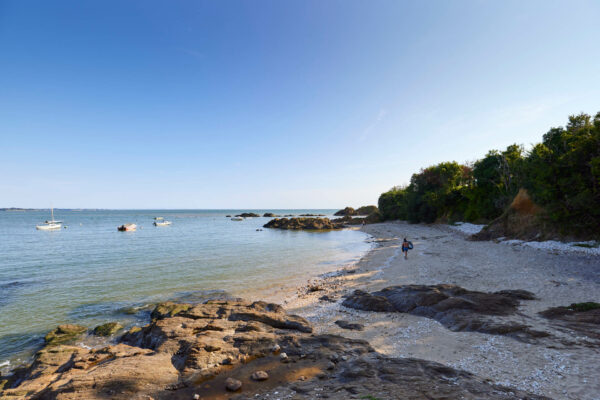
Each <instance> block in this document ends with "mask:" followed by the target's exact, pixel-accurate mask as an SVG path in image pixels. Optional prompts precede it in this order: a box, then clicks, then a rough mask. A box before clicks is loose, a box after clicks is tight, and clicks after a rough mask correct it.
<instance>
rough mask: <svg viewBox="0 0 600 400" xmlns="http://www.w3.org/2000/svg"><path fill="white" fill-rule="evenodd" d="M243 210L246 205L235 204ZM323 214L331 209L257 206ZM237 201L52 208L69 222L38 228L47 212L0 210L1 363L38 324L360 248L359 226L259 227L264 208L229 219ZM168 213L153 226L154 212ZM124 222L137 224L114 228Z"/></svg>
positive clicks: (306, 264)
mask: <svg viewBox="0 0 600 400" xmlns="http://www.w3.org/2000/svg"><path fill="white" fill-rule="evenodd" d="M243 211H246V210H243ZM269 211H270V212H275V213H277V214H288V213H289V214H300V213H305V212H310V213H323V214H328V215H331V213H332V212H333V210H258V211H256V213H258V214H261V215H262V214H263V213H264V212H269ZM239 212H240V210H218V211H217V210H209V211H203V210H178V211H173V210H169V211H164V210H118V211H104V210H102V211H62V210H57V211H55V218H56V219H59V220H62V221H64V224H65V225H67V227H68V228H67V229H61V230H60V231H53V232H45V231H37V230H36V229H35V225H36V224H39V223H40V222H42V221H44V220H46V219H49V213H48V212H41V211H27V212H14V211H11V212H0V367H4V368H5V369H6V368H7V367H8V365H7V361H9V360H10V361H11V364H12V365H13V366H14V364H15V362H19V361H22V360H23V359H26V357H27V356H28V354H30V352H31V351H32V350H33V349H35V348H36V347H37V346H39V344H40V343H41V338H42V336H43V334H44V333H45V332H47V331H48V330H50V329H52V328H53V327H55V326H56V325H57V324H60V323H64V322H77V323H81V324H83V325H86V326H94V325H95V324H98V323H102V322H106V321H108V320H123V321H124V322H126V323H133V322H135V319H136V318H143V317H144V315H143V313H141V314H137V315H130V314H127V313H124V312H123V311H124V309H126V308H128V307H131V306H143V305H144V304H148V303H152V302H156V301H160V300H166V299H172V298H179V297H181V296H186V295H188V296H190V295H191V296H194V295H195V296H200V297H202V296H208V297H210V296H212V295H213V294H214V293H220V292H221V291H225V292H227V293H228V294H230V295H233V296H244V295H248V294H250V293H253V294H256V293H257V292H265V293H267V292H269V291H271V290H274V288H278V287H280V286H281V285H282V284H285V283H290V282H294V281H297V280H299V279H304V278H307V277H309V276H314V275H317V274H318V273H320V272H326V271H330V270H333V269H336V268H338V267H339V266H340V265H343V264H347V263H349V262H351V261H352V260H355V259H357V258H358V257H360V256H361V255H362V254H363V253H364V252H365V251H366V250H368V248H369V245H368V244H367V243H366V242H365V238H366V235H365V234H363V233H361V232H358V231H351V230H343V231H332V232H321V233H316V232H290V231H280V230H270V229H264V230H263V231H257V229H258V228H261V227H262V225H263V224H265V223H266V222H267V221H268V220H269V219H270V218H262V217H261V218H249V219H246V220H245V221H241V222H235V221H231V220H230V219H229V218H226V217H225V215H226V214H235V213H239ZM155 216H163V217H165V219H168V220H170V221H172V222H173V225H171V226H168V227H154V226H152V222H153V217H155ZM126 222H134V223H136V224H137V225H138V230H137V231H136V232H118V231H117V230H116V227H117V226H118V225H121V224H123V223H126Z"/></svg>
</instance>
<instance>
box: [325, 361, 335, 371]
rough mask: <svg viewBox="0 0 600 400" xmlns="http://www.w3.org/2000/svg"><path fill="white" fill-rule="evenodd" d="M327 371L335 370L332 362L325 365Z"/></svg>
mask: <svg viewBox="0 0 600 400" xmlns="http://www.w3.org/2000/svg"><path fill="white" fill-rule="evenodd" d="M327 369H328V370H332V369H335V364H334V363H333V361H329V363H327Z"/></svg>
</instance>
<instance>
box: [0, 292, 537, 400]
mask: <svg viewBox="0 0 600 400" xmlns="http://www.w3.org/2000/svg"><path fill="white" fill-rule="evenodd" d="M152 317H153V319H152V322H151V323H150V324H148V325H146V326H144V327H141V328H133V329H131V330H130V331H128V332H127V333H125V334H124V335H122V336H121V337H120V338H119V339H118V341H117V343H116V344H114V345H110V346H106V347H102V348H98V349H86V348H82V347H79V346H74V345H73V343H74V342H75V340H76V338H77V337H78V336H79V335H82V334H83V333H84V331H85V329H83V330H82V329H81V328H80V327H76V326H63V327H59V328H57V330H55V331H53V332H51V334H49V337H47V340H46V342H47V343H46V347H44V349H42V350H40V351H39V352H38V353H37V355H36V357H35V361H34V362H33V364H32V365H31V366H30V367H29V368H26V369H23V370H21V371H18V372H17V373H16V374H15V375H14V376H13V377H12V378H11V379H9V380H8V381H4V382H3V385H4V389H3V390H2V392H0V395H1V396H2V398H3V399H28V398H36V399H105V398H111V399H147V400H149V399H228V398H235V399H248V398H255V397H256V396H258V397H260V398H264V397H262V396H268V393H270V392H273V391H274V390H276V393H277V394H279V396H280V397H282V398H307V399H308V398H319V397H323V398H331V399H349V398H382V399H383V398H442V397H443V398H467V399H475V398H477V399H513V398H515V396H517V397H518V398H527V399H532V400H533V399H544V398H545V397H542V396H536V395H533V394H530V393H525V392H522V391H519V390H516V389H513V388H508V387H504V386H500V385H495V384H492V383H490V382H488V381H486V380H484V379H481V378H479V377H477V376H474V375H473V374H471V373H468V372H466V371H461V370H457V369H454V368H450V367H447V366H444V365H441V364H438V363H435V362H430V361H425V360H419V359H414V358H390V357H387V356H385V355H383V354H380V353H378V352H376V351H375V350H374V349H373V348H372V347H371V346H370V345H369V344H368V342H366V341H364V340H357V339H350V338H345V337H343V336H337V335H327V334H320V335H315V334H312V332H313V328H312V326H311V324H310V323H309V322H308V321H306V320H305V319H304V318H302V317H299V316H295V315H290V314H287V313H286V312H285V311H284V310H283V308H282V307H281V306H279V305H276V304H271V303H265V302H253V303H249V302H244V301H209V302H207V303H205V304H199V305H192V304H182V303H179V304H178V303H163V304H160V305H158V306H157V307H156V308H155V310H154V311H153V313H152Z"/></svg>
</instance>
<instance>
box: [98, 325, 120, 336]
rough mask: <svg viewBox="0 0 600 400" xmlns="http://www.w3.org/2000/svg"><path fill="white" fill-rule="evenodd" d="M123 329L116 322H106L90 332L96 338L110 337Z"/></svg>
mask: <svg viewBox="0 0 600 400" xmlns="http://www.w3.org/2000/svg"><path fill="white" fill-rule="evenodd" d="M121 329H123V325H121V324H120V323H118V322H107V323H105V324H102V325H98V326H97V327H95V328H94V330H93V331H92V332H93V334H94V335H96V336H111V335H114V334H115V333H117V332H118V331H120V330H121Z"/></svg>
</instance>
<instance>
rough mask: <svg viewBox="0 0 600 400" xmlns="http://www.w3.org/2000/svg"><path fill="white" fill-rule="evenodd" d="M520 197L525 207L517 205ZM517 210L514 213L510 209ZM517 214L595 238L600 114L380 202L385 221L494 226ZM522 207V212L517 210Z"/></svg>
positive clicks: (599, 211)
mask: <svg viewBox="0 0 600 400" xmlns="http://www.w3.org/2000/svg"><path fill="white" fill-rule="evenodd" d="M519 193H521V200H523V201H521V200H520V201H519V202H518V203H519V204H515V198H516V197H517V195H518V194H519ZM511 206H512V208H511ZM515 207H517V211H519V212H520V213H521V214H529V215H532V216H534V219H535V221H537V225H536V226H537V227H538V228H539V227H544V228H545V229H551V230H553V231H554V232H556V233H557V234H560V235H574V236H578V237H597V236H598V226H600V112H599V113H597V114H596V115H595V117H593V118H592V117H591V116H590V115H588V114H584V113H581V114H579V115H572V116H570V117H569V121H568V123H567V125H566V126H565V127H558V128H551V129H550V130H549V131H548V132H547V133H546V134H544V135H543V138H542V142H541V143H537V144H535V145H534V146H533V147H532V148H531V149H530V150H527V151H526V150H525V148H524V147H523V146H522V145H517V144H513V145H510V146H508V147H507V148H506V149H505V150H502V151H500V150H490V151H489V152H488V153H487V154H486V155H485V156H484V157H483V158H482V159H480V160H477V161H475V162H474V163H472V164H459V163H457V162H455V161H452V162H442V163H439V164H437V165H433V166H430V167H427V168H424V169H421V170H420V171H419V172H418V173H415V174H413V175H412V177H411V179H410V183H409V184H408V185H406V186H396V187H393V188H392V189H390V190H389V191H387V192H385V193H382V194H381V196H380V197H379V211H380V213H381V217H382V219H384V220H392V219H402V220H407V221H410V222H412V223H419V222H424V223H432V222H436V221H440V222H441V221H447V222H452V221H459V220H462V221H468V222H479V223H488V222H491V221H493V220H495V219H498V218H500V217H502V216H506V213H507V212H508V211H509V210H511V209H515ZM519 207H520V208H519Z"/></svg>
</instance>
